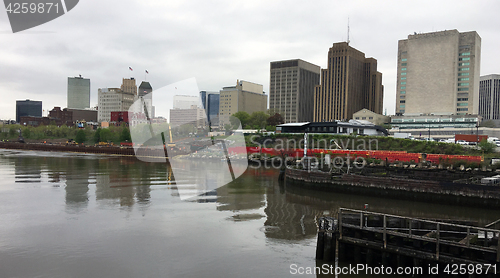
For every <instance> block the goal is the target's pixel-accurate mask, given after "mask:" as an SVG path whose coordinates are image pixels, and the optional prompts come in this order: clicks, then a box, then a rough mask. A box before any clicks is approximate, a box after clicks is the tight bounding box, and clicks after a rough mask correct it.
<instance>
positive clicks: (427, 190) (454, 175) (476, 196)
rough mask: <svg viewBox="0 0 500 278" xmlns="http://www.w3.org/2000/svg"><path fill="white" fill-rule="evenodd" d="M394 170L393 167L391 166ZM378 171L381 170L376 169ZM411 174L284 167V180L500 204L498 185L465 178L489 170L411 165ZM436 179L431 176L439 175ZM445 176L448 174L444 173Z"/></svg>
mask: <svg viewBox="0 0 500 278" xmlns="http://www.w3.org/2000/svg"><path fill="white" fill-rule="evenodd" d="M393 170H394V171H395V169H393ZM380 173H382V172H380ZM409 173H412V174H413V176H410V177H409V176H408V175H404V174H402V175H395V174H394V173H391V172H390V171H388V173H387V172H386V173H385V174H384V175H380V174H379V175H378V176H377V175H376V174H373V173H372V174H345V173H344V174H331V173H328V172H322V171H307V170H300V169H291V168H288V169H287V170H286V182H287V184H290V185H292V186H300V187H307V188H311V189H316V190H327V191H335V192H342V193H349V194H362V195H368V196H382V197H390V198H396V199H406V200H412V201H422V202H431V203H445V204H452V205H466V206H475V207H483V208H484V207H489V208H500V187H499V186H488V185H481V184H476V183H468V182H467V181H469V180H471V181H472V179H473V178H474V177H475V178H476V179H479V180H480V178H481V177H489V176H492V175H495V174H497V173H495V172H493V171H450V170H447V169H413V170H411V171H409ZM439 176H442V177H441V178H440V179H432V177H439ZM446 176H448V177H446Z"/></svg>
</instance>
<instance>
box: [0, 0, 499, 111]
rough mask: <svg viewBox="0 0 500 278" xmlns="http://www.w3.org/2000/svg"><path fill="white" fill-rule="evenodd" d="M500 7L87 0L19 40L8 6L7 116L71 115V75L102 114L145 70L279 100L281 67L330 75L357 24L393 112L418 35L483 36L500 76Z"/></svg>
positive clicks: (356, 41) (161, 79)
mask: <svg viewBox="0 0 500 278" xmlns="http://www.w3.org/2000/svg"><path fill="white" fill-rule="evenodd" d="M499 11H500V1H497V0H491V1H457V0H454V1H373V0H369V1H355V0H352V1H332V0H324V1H323V0H322V1H303V0H302V1H295V0H287V1H276V0H267V1H261V0H252V1H237V0H232V1H225V0H219V1H217V0H216V1H206V0H205V1H197V0H191V1H171V0H162V1H152V0H141V1H138V0H103V1H92V0H87V1H80V2H79V3H78V5H77V6H76V7H75V8H73V9H72V10H71V11H69V12H68V13H67V14H66V15H63V16H61V17H59V18H56V19H55V20H53V21H51V22H48V23H46V24H43V25H40V26H38V27H35V28H32V29H29V30H26V31H22V32H19V33H15V34H13V33H12V30H11V27H10V24H9V20H8V17H7V13H6V11H5V9H4V7H3V6H2V9H1V10H0V42H1V47H0V94H1V101H0V119H15V113H16V108H15V101H16V100H21V99H33V100H41V101H43V109H44V110H46V111H48V110H50V109H52V108H53V107H54V106H60V107H66V94H67V77H68V76H78V75H79V74H81V75H82V76H83V77H86V78H90V80H91V105H92V106H94V105H96V104H97V89H98V88H105V87H119V86H120V84H121V81H122V78H129V77H135V78H136V79H137V80H138V81H139V82H138V84H137V85H139V83H140V81H142V80H143V79H144V71H145V70H148V71H149V75H148V76H147V80H148V81H149V82H150V83H151V85H152V87H153V89H159V88H161V87H164V86H167V85H169V84H172V83H175V82H179V81H182V80H186V79H190V78H195V80H196V82H197V84H198V88H199V89H200V90H210V91H219V90H220V89H221V88H222V87H224V86H234V85H235V84H236V80H237V79H241V80H247V81H250V82H254V83H259V84H262V85H264V91H266V92H269V63H270V62H271V61H278V60H286V59H295V58H300V59H303V60H305V61H308V62H311V63H313V64H317V65H319V66H320V67H321V68H325V67H326V62H327V54H328V49H329V47H331V45H332V44H333V43H336V42H340V41H345V40H346V38H347V19H348V18H349V21H350V30H351V32H350V41H351V43H350V45H351V46H352V47H354V48H356V49H358V50H360V51H362V52H364V53H365V54H366V56H367V57H374V58H375V59H377V60H378V70H379V71H380V72H382V74H383V79H382V80H383V85H384V86H385V96H384V108H385V109H387V113H388V114H393V113H394V107H395V103H394V102H395V94H396V87H395V81H396V71H397V68H396V58H397V57H396V55H397V43H398V40H400V39H405V38H407V36H408V35H409V34H412V33H413V32H432V31H441V30H450V29H457V30H458V31H460V32H466V31H477V32H478V33H479V35H480V36H481V38H482V54H481V58H482V60H481V75H486V74H492V73H500V55H499V49H500V31H499V26H500V16H499V15H498V12H499ZM129 67H132V68H133V71H130V70H129ZM160 92H161V91H160ZM171 92H172V91H171V90H170V91H169V92H168V93H167V92H165V93H164V94H170V93H171ZM194 93H196V92H193V94H194ZM153 95H154V93H153ZM168 98H171V96H164V95H160V96H155V99H154V101H155V103H154V104H155V106H156V111H157V115H163V116H168V110H169V109H170V108H171V106H172V105H171V102H165V99H168Z"/></svg>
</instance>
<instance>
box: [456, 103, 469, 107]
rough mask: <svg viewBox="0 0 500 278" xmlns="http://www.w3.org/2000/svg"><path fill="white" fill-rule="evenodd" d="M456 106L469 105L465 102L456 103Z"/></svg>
mask: <svg viewBox="0 0 500 278" xmlns="http://www.w3.org/2000/svg"><path fill="white" fill-rule="evenodd" d="M457 106H469V104H468V103H467V102H461V103H457Z"/></svg>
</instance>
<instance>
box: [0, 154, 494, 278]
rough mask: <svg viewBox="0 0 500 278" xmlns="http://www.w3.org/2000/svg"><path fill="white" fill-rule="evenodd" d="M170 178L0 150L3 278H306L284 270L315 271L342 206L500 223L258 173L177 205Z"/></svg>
mask: <svg viewBox="0 0 500 278" xmlns="http://www.w3.org/2000/svg"><path fill="white" fill-rule="evenodd" d="M169 173H170V171H169V169H168V168H167V167H166V166H165V165H162V164H152V163H144V162H139V161H137V160H135V159H133V158H123V157H110V156H102V155H84V154H67V153H50V152H34V151H13V150H1V149H0V177H1V178H0V277H290V276H295V277H297V276H299V277H311V276H307V275H291V273H290V265H291V264H296V265H297V266H303V267H314V266H316V261H315V259H314V256H315V246H316V232H317V229H316V219H317V218H318V217H320V216H322V215H323V214H331V215H333V214H334V213H336V211H337V210H338V208H339V207H347V208H356V209H360V208H362V207H363V204H365V203H369V204H370V209H371V210H373V211H378V212H386V213H393V214H402V215H407V216H415V217H428V218H453V219H468V220H476V221H479V222H480V223H483V224H485V223H489V222H492V221H494V220H496V219H498V218H500V213H499V211H494V210H485V209H480V208H472V209H471V208H466V207H455V206H444V205H439V204H424V203H418V202H407V201H400V200H392V199H383V198H373V197H367V196H355V195H345V194H338V193H325V192H318V191H313V190H306V189H303V188H300V187H297V186H296V185H295V186H291V185H288V186H287V185H286V184H280V183H279V182H278V180H277V175H278V173H277V172H276V171H275V170H273V169H265V168H259V169H251V168H249V169H248V170H247V171H246V172H245V174H244V175H243V176H241V177H240V178H238V179H237V180H235V181H234V182H232V183H230V184H228V185H225V186H223V187H220V188H218V189H217V190H216V192H213V193H212V194H207V196H204V197H202V198H199V199H198V200H195V201H181V200H180V198H179V197H178V192H177V190H176V189H175V188H174V187H173V186H172V184H171V182H170V178H169ZM312 277H315V275H312ZM358 277H361V276H358ZM364 277H367V276H364ZM391 277H397V276H394V275H393V276H391Z"/></svg>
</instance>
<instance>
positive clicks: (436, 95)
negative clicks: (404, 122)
mask: <svg viewBox="0 0 500 278" xmlns="http://www.w3.org/2000/svg"><path fill="white" fill-rule="evenodd" d="M480 61H481V37H480V36H479V35H478V34H477V32H475V31H471V32H464V33H460V32H458V31H457V30H447V31H440V32H432V33H424V34H417V33H415V34H414V35H409V36H408V39H404V40H400V41H399V42H398V72H397V74H398V80H397V92H396V113H401V114H404V115H405V116H418V115H421V114H425V115H466V114H478V108H479V77H480V72H479V69H480Z"/></svg>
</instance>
